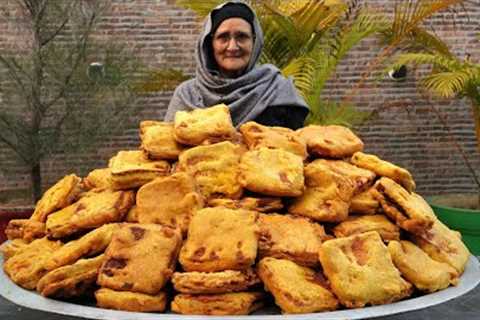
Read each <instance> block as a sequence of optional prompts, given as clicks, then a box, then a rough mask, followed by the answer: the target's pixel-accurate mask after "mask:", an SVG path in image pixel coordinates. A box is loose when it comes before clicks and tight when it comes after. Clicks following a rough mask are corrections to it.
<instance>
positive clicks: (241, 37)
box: [213, 32, 254, 46]
mask: <svg viewBox="0 0 480 320" xmlns="http://www.w3.org/2000/svg"><path fill="white" fill-rule="evenodd" d="M232 39H234V40H235V43H236V44H237V45H238V46H244V45H246V44H248V43H250V41H253V40H254V37H253V35H250V34H248V33H245V32H237V33H235V34H230V33H228V32H222V33H219V34H215V35H214V36H213V41H215V42H216V43H218V44H220V45H228V44H229V43H230V40H232Z"/></svg>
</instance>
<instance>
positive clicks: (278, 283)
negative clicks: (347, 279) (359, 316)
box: [257, 257, 338, 313]
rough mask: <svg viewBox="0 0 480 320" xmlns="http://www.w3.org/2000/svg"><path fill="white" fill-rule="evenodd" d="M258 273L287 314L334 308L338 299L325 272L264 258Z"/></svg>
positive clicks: (290, 262)
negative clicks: (326, 279) (327, 280)
mask: <svg viewBox="0 0 480 320" xmlns="http://www.w3.org/2000/svg"><path fill="white" fill-rule="evenodd" d="M257 270H258V271H257V272H258V275H259V277H260V279H262V281H263V283H264V285H265V288H266V289H267V290H268V291H270V292H271V293H272V295H273V296H274V298H275V303H276V304H277V305H278V306H279V307H280V308H281V309H282V311H283V312H285V313H309V312H319V311H331V310H335V309H337V307H338V301H337V299H336V298H335V296H334V295H333V293H332V292H330V289H329V286H328V284H327V283H326V281H325V280H324V279H323V275H322V274H320V273H317V272H315V271H314V270H312V269H310V268H307V267H302V266H299V265H297V264H296V263H295V262H292V261H289V260H285V259H275V258H270V257H268V258H263V259H262V260H260V262H259V263H258V266H257Z"/></svg>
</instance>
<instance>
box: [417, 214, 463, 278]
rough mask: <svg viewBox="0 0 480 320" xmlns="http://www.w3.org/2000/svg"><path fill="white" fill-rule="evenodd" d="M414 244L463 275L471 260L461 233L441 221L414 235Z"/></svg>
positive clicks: (436, 221) (436, 220)
mask: <svg viewBox="0 0 480 320" xmlns="http://www.w3.org/2000/svg"><path fill="white" fill-rule="evenodd" d="M412 238H413V242H414V243H415V244H416V245H417V246H419V247H420V248H421V249H422V250H423V251H425V252H426V253H427V254H428V255H429V256H430V257H431V258H432V259H433V260H436V261H439V262H444V263H447V264H449V265H450V266H452V267H453V268H455V270H457V272H458V274H459V275H460V274H462V273H463V271H464V270H465V265H466V264H467V262H468V259H469V258H470V252H469V251H468V249H467V247H466V246H465V244H464V243H463V242H462V239H461V235H460V233H458V232H456V231H453V230H450V229H449V228H448V227H447V226H446V225H444V224H443V223H442V222H441V221H440V220H438V219H435V222H434V223H433V226H432V227H431V228H430V229H428V230H425V231H424V232H423V233H421V234H415V235H413V237H412Z"/></svg>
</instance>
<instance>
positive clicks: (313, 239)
mask: <svg viewBox="0 0 480 320" xmlns="http://www.w3.org/2000/svg"><path fill="white" fill-rule="evenodd" d="M258 225H259V227H260V239H259V242H258V249H259V256H260V257H275V258H281V259H288V260H292V261H295V262H296V263H298V264H301V265H305V266H317V265H318V264H319V261H318V250H319V249H320V246H321V245H322V241H324V240H327V239H329V238H330V237H329V236H327V234H326V233H325V229H324V228H323V226H321V225H320V224H318V223H314V222H312V221H310V220H309V219H308V218H304V217H300V216H293V215H288V214H286V215H283V214H260V217H259V219H258Z"/></svg>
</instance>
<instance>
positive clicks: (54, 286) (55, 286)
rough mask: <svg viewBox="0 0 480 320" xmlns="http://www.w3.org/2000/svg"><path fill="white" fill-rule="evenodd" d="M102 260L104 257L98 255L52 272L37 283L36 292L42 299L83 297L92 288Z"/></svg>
mask: <svg viewBox="0 0 480 320" xmlns="http://www.w3.org/2000/svg"><path fill="white" fill-rule="evenodd" d="M103 260H104V255H99V256H97V257H95V258H91V259H80V260H78V261H77V262H75V263H74V264H72V265H68V266H63V267H60V268H58V269H55V270H52V271H50V272H48V273H47V274H46V275H44V276H43V277H42V278H41V279H40V281H38V284H37V291H38V292H39V293H40V294H41V295H42V296H44V297H55V298H72V297H78V296H82V295H85V294H87V293H89V292H90V291H91V289H92V288H94V286H95V281H96V280H97V275H98V270H99V269H100V266H101V265H102V263H103Z"/></svg>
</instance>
